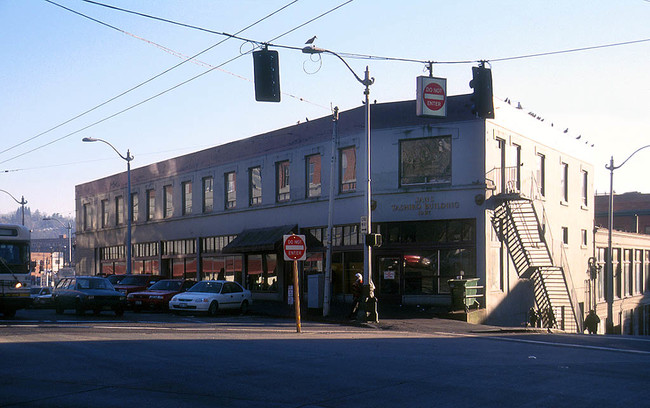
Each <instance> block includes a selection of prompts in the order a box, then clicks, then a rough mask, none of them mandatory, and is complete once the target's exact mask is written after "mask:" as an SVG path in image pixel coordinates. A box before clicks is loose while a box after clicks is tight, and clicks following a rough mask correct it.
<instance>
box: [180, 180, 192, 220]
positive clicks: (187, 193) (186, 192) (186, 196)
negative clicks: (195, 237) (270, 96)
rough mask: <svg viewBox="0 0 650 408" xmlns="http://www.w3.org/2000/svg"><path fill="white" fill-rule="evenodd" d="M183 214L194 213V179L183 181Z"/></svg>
mask: <svg viewBox="0 0 650 408" xmlns="http://www.w3.org/2000/svg"><path fill="white" fill-rule="evenodd" d="M181 202H182V204H181V214H182V215H190V214H192V181H190V180H188V181H184V182H182V183H181Z"/></svg>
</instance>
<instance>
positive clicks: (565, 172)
mask: <svg viewBox="0 0 650 408" xmlns="http://www.w3.org/2000/svg"><path fill="white" fill-rule="evenodd" d="M560 194H562V201H564V202H568V201H569V165H568V164H567V163H562V173H561V175H560Z"/></svg>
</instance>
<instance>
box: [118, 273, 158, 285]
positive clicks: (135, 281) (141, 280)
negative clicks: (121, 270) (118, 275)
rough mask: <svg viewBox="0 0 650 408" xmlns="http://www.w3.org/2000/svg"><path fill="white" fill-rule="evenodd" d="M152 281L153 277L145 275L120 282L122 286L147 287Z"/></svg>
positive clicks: (126, 278)
mask: <svg viewBox="0 0 650 408" xmlns="http://www.w3.org/2000/svg"><path fill="white" fill-rule="evenodd" d="M150 280H151V276H145V275H131V276H127V277H125V278H124V279H122V280H121V281H120V283H119V284H120V285H139V286H140V285H147V284H149V281H150Z"/></svg>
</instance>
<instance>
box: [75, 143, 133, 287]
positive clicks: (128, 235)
mask: <svg viewBox="0 0 650 408" xmlns="http://www.w3.org/2000/svg"><path fill="white" fill-rule="evenodd" d="M81 141H82V142H102V143H106V144H107V145H109V146H110V147H111V148H112V149H113V150H114V151H115V153H117V155H118V156H120V158H122V160H125V161H126V197H127V208H126V213H127V217H126V219H127V223H126V274H127V275H131V271H132V265H131V223H132V214H131V213H132V212H133V208H132V205H133V204H132V203H131V200H132V198H131V160H133V156H132V155H131V152H130V150H128V149H127V151H126V156H124V155H122V153H120V152H119V151H118V150H117V149H116V148H115V146H113V145H112V144H110V143H109V142H107V141H106V140H104V139H97V138H94V137H84V138H83V139H81Z"/></svg>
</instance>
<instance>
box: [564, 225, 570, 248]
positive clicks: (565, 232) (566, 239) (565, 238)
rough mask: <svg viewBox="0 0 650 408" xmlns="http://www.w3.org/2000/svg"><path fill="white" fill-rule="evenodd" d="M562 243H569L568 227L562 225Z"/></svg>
mask: <svg viewBox="0 0 650 408" xmlns="http://www.w3.org/2000/svg"><path fill="white" fill-rule="evenodd" d="M562 243H563V244H564V245H569V228H567V227H562Z"/></svg>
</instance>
